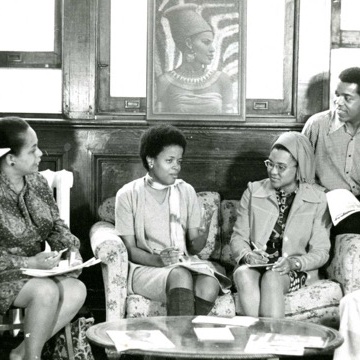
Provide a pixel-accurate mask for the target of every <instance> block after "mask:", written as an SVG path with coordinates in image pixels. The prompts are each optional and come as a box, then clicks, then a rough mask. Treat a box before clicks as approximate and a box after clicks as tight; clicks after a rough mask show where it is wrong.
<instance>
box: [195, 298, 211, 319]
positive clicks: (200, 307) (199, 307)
mask: <svg viewBox="0 0 360 360" xmlns="http://www.w3.org/2000/svg"><path fill="white" fill-rule="evenodd" d="M214 304H215V302H210V301H207V300H205V299H202V298H200V297H197V296H195V315H208V314H209V312H210V311H211V309H212V308H213V307H214Z"/></svg>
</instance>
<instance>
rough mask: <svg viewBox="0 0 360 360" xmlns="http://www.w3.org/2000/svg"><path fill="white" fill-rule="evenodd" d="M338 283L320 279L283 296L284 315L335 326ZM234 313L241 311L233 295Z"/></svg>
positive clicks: (339, 292) (337, 311) (340, 293)
mask: <svg viewBox="0 0 360 360" xmlns="http://www.w3.org/2000/svg"><path fill="white" fill-rule="evenodd" d="M342 296H343V295H342V290H341V286H340V284H339V283H336V282H334V281H331V280H320V281H317V282H314V283H313V284H311V285H309V286H305V287H303V288H301V289H299V290H297V291H294V292H292V293H289V294H286V296H285V317H286V318H290V319H294V320H307V321H311V322H314V323H318V324H322V325H325V326H331V327H334V328H337V327H338V325H339V309H338V307H339V303H340V299H341V298H342ZM235 300H236V301H235V303H236V313H237V314H239V315H241V314H243V311H242V309H241V306H240V304H239V301H238V297H237V296H236V297H235Z"/></svg>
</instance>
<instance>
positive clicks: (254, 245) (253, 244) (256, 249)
mask: <svg viewBox="0 0 360 360" xmlns="http://www.w3.org/2000/svg"><path fill="white" fill-rule="evenodd" d="M251 244H252V246H253V247H254V250H255V251H257V252H259V255H261V257H262V258H263V259H264V258H265V256H264V255H263V254H262V253H261V252H262V250H261V249H259V248H258V247H257V246H256V244H255V243H254V242H253V241H252V242H251Z"/></svg>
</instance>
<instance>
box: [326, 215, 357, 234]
mask: <svg viewBox="0 0 360 360" xmlns="http://www.w3.org/2000/svg"><path fill="white" fill-rule="evenodd" d="M331 234H332V235H333V236H336V235H340V234H360V212H356V213H354V214H351V215H349V216H348V217H346V218H345V219H344V220H342V221H340V222H339V223H338V224H337V225H336V226H333V227H332V230H331Z"/></svg>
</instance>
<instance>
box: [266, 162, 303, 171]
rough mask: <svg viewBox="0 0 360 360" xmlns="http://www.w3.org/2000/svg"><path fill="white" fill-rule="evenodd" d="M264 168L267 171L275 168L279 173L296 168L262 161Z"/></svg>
mask: <svg viewBox="0 0 360 360" xmlns="http://www.w3.org/2000/svg"><path fill="white" fill-rule="evenodd" d="M264 164H265V166H266V167H267V169H268V170H272V169H273V168H276V169H277V170H278V172H279V173H283V172H284V171H285V170H286V169H288V168H291V167H297V165H291V166H289V165H286V164H275V163H273V162H272V161H271V160H265V161H264Z"/></svg>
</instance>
